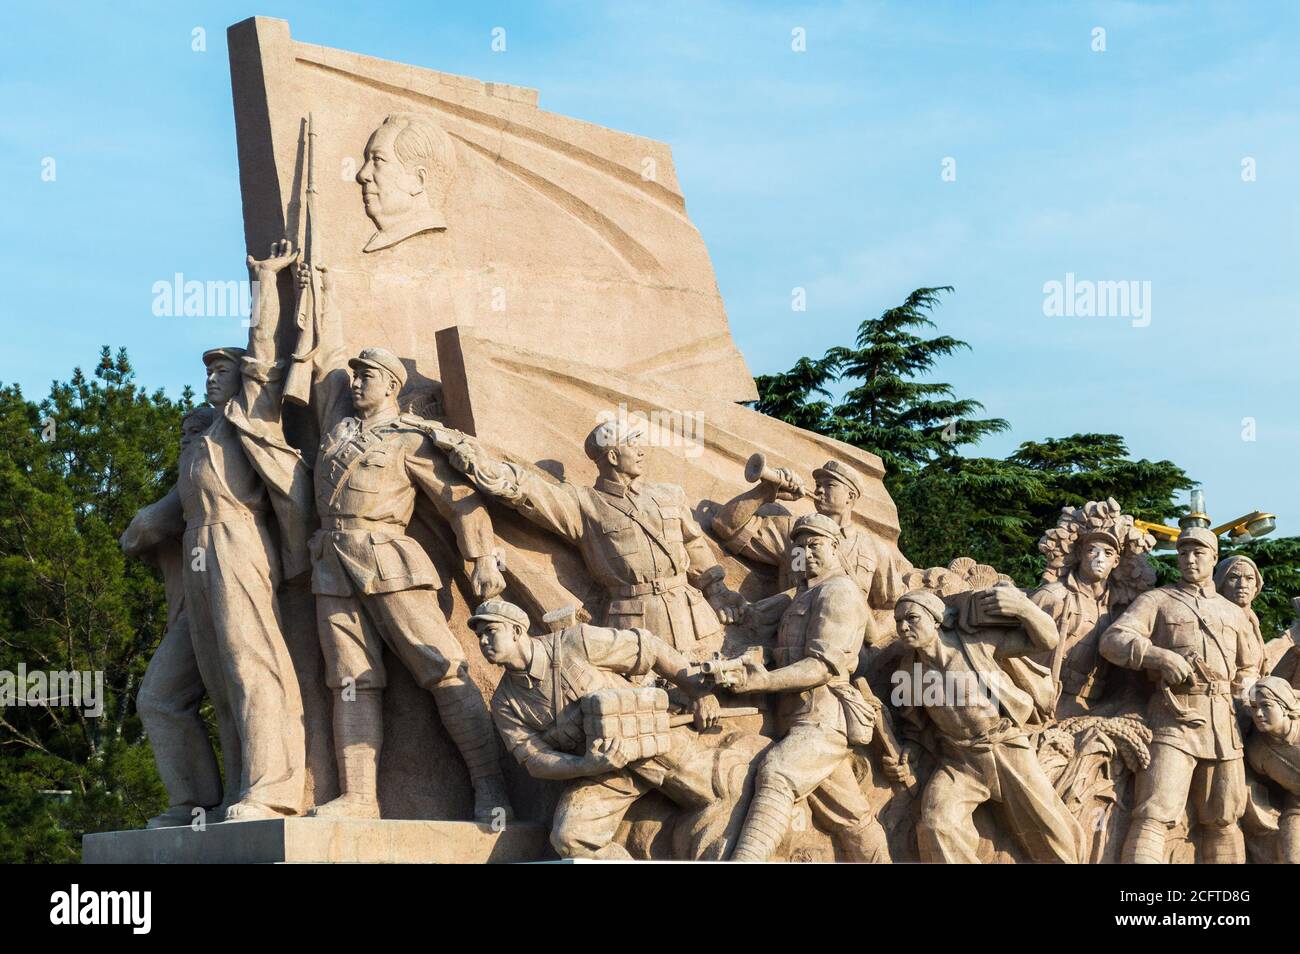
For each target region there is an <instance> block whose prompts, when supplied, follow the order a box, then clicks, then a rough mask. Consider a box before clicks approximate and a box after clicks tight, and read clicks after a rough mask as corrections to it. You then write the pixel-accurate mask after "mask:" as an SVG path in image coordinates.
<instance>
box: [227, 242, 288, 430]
mask: <svg viewBox="0 0 1300 954" xmlns="http://www.w3.org/2000/svg"><path fill="white" fill-rule="evenodd" d="M298 257H299V253H298V252H297V251H295V250H294V248H293V245H292V244H291V243H290V242H289V241H288V240H287V239H283V240H281V241H279V242H276V243H275V244H274V245H272V246H271V252H270V254H269V255H268V256H267V257H266V258H264V259H260V260H259V259H255V258H253V256H251V255H250V256H248V269H249V272H250V274H251V275H252V277H253V281H254V282H256V286H257V294H256V295H255V296H254V298H255V301H254V311H253V315H252V320H251V321H250V322H249V327H248V347H247V349H246V351H245V354H244V360H243V367H242V368H241V369H240V371H241V373H242V384H241V387H240V393H239V396H238V398H237V400H238V401H239V403H240V405H241V407H242V408H243V411H244V414H245V415H246V416H247V417H248V418H249V419H251V420H256V421H262V422H267V423H273V424H275V425H276V426H278V425H279V422H280V410H281V401H282V399H283V395H284V390H283V389H284V371H285V366H286V362H284V361H282V360H277V358H276V353H275V349H276V340H277V336H278V334H279V330H280V327H281V324H282V323H283V322H284V321H285V320H286V318H285V313H284V309H282V308H281V307H280V293H279V279H280V272H282V271H284V269H286V268H288V267H289V266H290V265H292V264H294V263H295V262H297V261H298Z"/></svg>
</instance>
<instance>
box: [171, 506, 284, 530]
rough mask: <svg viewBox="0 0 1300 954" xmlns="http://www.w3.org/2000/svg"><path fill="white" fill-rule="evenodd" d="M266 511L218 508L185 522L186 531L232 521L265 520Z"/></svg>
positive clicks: (244, 508) (245, 508)
mask: <svg viewBox="0 0 1300 954" xmlns="http://www.w3.org/2000/svg"><path fill="white" fill-rule="evenodd" d="M265 519H266V511H264V510H250V509H249V508H248V507H218V508H217V509H216V510H209V511H208V512H207V513H201V514H199V515H198V516H197V517H192V518H190V519H189V520H186V521H185V529H186V530H197V529H198V528H199V527H212V526H215V525H217V524H219V523H229V522H230V521H232V520H265Z"/></svg>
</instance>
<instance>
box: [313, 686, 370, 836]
mask: <svg viewBox="0 0 1300 954" xmlns="http://www.w3.org/2000/svg"><path fill="white" fill-rule="evenodd" d="M355 692H356V698H355V699H352V700H345V699H344V698H343V696H342V693H341V692H340V694H339V695H338V696H336V697H335V699H334V756H335V758H336V759H337V760H338V769H339V789H340V790H341V792H342V794H340V795H339V797H338V798H336V799H334V800H333V801H331V802H327V803H326V804H324V805H318V806H317V807H316V808H313V809H312V810H311V811H310V812H309V813H308V814H310V815H311V816H312V817H314V818H378V817H379V796H378V794H377V789H376V778H377V776H378V774H379V750H380V748H381V746H382V745H383V741H384V693H383V690H382V689H357V690H355Z"/></svg>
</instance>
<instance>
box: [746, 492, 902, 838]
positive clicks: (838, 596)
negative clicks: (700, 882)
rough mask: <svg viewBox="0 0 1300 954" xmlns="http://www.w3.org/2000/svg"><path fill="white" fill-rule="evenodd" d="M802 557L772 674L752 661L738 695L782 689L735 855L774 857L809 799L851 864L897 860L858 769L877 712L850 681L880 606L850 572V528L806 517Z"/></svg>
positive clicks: (795, 534) (798, 527) (799, 543)
mask: <svg viewBox="0 0 1300 954" xmlns="http://www.w3.org/2000/svg"><path fill="white" fill-rule="evenodd" d="M791 538H792V540H793V543H794V547H795V549H794V551H793V556H794V558H795V559H796V560H798V561H800V562H802V563H803V564H804V567H803V569H804V570H805V571H806V572H804V573H803V574H802V577H803V578H802V580H801V582H800V583H799V587H798V589H797V591H796V595H795V596H794V597H793V598H791V597H790V596H789V595H787V594H781V595H779V596H775V597H771V598H770V600H765V601H764V605H763V607H762V608H761V610H760V612H762V611H766V610H768V609H770V605H769V604H771V603H772V602H773V601H785V602H787V603H788V606H786V608H785V611H784V613H783V614H782V616H781V623H780V628H779V629H778V631H777V639H776V651H775V657H776V663H777V665H778V667H779V668H776V669H773V670H771V671H770V672H769V671H768V670H766V669H765V668H764V667H763V666H762V664H760V663H757V662H753V661H748V660H747V661H746V668H745V673H744V675H743V676H742V678H741V682H740V684H739V685H737V686H734V687H733V691H735V692H775V693H780V694H781V701H780V706H779V708H778V710H777V731H778V733H779V734H780V736H781V738H780V741H778V742H777V743H776V744H775V745H773V746H772V747H771V748H770V749H769V750H768V751H767V754H766V755H765V756H764V757H763V763H762V765H761V766H760V767H759V770H758V782H757V791H756V793H755V795H754V800H753V802H751V803H750V808H749V815H748V817H746V819H745V827H744V829H743V830H742V831H741V833H740V840H739V841H738V843H737V844H736V850H735V851H734V852H733V853H732V856H731V857H732V860H733V861H766V860H767V859H769V858H770V857H771V856H772V854H773V853H774V852H775V851H776V849H777V847H778V846H779V845H780V843H781V840H782V839H783V838H784V837H785V834H786V831H787V829H788V828H789V827H790V816H791V814H792V813H793V810H794V805H795V803H796V802H798V801H801V800H802V799H805V798H807V799H808V800H809V806H810V807H811V808H812V812H813V818H814V819H815V820H816V821H818V822H819V823H820V824H822V825H823V826H825V827H826V828H829V829H830V831H831V833H832V837H833V838H834V839H835V841H836V843H837V844H838V846H839V848H840V850H841V851H842V852H843V853H844V854H845V855H846V856H847V857H848V858H849V860H851V861H871V862H887V861H889V852H888V848H887V846H886V843H885V832H884V830H883V829H882V828H881V827H880V822H878V821H877V820H876V816H875V812H874V811H873V810H872V808H871V804H870V803H869V802H868V801H867V797H866V796H865V795H864V794H863V793H862V788H861V786H860V785H859V784H858V780H857V777H856V776H855V775H854V774H853V765H852V759H851V756H852V748H851V746H853V745H865V744H866V743H867V742H869V741H870V740H871V733H872V726H873V722H874V717H873V712H872V710H871V709H870V707H869V706H868V705H867V702H866V699H865V698H864V697H863V695H862V694H861V692H859V691H858V690H857V689H856V688H855V687H854V686H853V684H852V683H851V682H850V681H849V677H850V676H851V675H852V673H853V670H854V668H855V667H856V666H857V664H858V651H859V650H861V649H862V641H863V634H864V633H865V632H866V629H867V621H868V619H869V616H870V609H869V608H868V606H867V600H866V597H865V596H864V595H863V593H862V590H861V589H860V588H859V586H858V584H857V583H856V582H855V581H854V580H853V579H852V578H851V577H850V576H849V575H848V573H847V572H845V570H844V566H843V564H842V563H841V561H840V559H839V556H838V553H837V550H838V547H839V546H840V544H841V543H842V542H843V540H844V536H843V532H842V531H841V529H840V525H839V524H838V523H836V522H835V521H834V520H832V519H831V518H830V517H827V516H825V515H823V514H819V513H814V514H808V515H807V516H804V517H800V518H799V520H798V521H796V522H795V524H794V528H793V530H792V533H791Z"/></svg>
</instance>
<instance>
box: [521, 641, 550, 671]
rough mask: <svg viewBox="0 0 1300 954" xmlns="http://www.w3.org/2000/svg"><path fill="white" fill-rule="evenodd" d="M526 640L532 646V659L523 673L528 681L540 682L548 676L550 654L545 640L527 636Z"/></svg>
mask: <svg viewBox="0 0 1300 954" xmlns="http://www.w3.org/2000/svg"><path fill="white" fill-rule="evenodd" d="M528 638H529V639H530V640H531V641H532V645H533V659H532V661H531V662H530V663H529V664H528V668H527V669H526V670H524V672H525V674H526V675H527V676H528V678H529V679H534V680H536V681H538V682H541V681H542V680H543V679H546V678H547V677H548V676H549V674H550V671H551V654H550V653H549V652H548V651H547V646H546V642H545V640H541V639H538V638H537V637H536V636H529V637H528Z"/></svg>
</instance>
